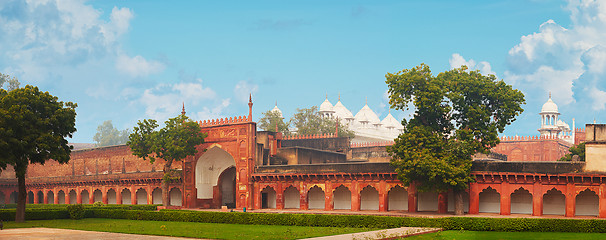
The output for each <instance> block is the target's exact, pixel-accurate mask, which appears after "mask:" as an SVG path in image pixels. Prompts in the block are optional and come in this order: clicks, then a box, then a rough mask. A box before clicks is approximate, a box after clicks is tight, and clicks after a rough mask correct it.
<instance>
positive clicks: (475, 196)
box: [469, 182, 480, 214]
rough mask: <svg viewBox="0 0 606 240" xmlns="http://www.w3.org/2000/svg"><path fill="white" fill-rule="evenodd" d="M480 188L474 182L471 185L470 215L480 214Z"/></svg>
mask: <svg viewBox="0 0 606 240" xmlns="http://www.w3.org/2000/svg"><path fill="white" fill-rule="evenodd" d="M479 188H480V186H479V185H478V184H477V183H475V182H472V183H470V184H469V214H478V213H480V190H479Z"/></svg>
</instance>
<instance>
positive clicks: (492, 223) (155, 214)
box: [90, 209, 606, 233]
mask: <svg viewBox="0 0 606 240" xmlns="http://www.w3.org/2000/svg"><path fill="white" fill-rule="evenodd" d="M90 211H91V214H90V216H92V217H97V218H119V219H133V220H154V221H179V222H207V223H235V224H260V225H297V226H321V227H368V228H396V227H404V226H408V227H439V228H443V229H445V230H471V231H503V232H525V231H526V232H602V233H606V220H599V219H550V218H544V219H543V218H478V217H445V218H423V217H419V218H414V217H387V216H368V215H324V214H267V213H241V212H232V213H226V212H206V211H182V210H162V211H136V210H109V209H90Z"/></svg>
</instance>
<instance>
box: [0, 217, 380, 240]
mask: <svg viewBox="0 0 606 240" xmlns="http://www.w3.org/2000/svg"><path fill="white" fill-rule="evenodd" d="M4 226H5V228H30V227H46V228H62V229H75V230H85V231H100V232H115V233H131V234H144V235H158V236H173V237H191V238H211V239H301V238H310V237H321V236H329V235H338V234H346V233H356V232H365V231H372V230H376V229H368V228H336V227H303V226H279V225H243V224H223V223H198V222H169V221H144V220H127V219H100V218H85V219H81V220H71V219H57V220H33V221H26V222H24V223H15V222H5V223H4Z"/></svg>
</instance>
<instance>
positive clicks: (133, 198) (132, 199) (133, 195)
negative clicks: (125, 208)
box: [130, 187, 137, 205]
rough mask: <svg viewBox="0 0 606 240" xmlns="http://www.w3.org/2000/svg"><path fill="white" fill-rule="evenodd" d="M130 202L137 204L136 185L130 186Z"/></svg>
mask: <svg viewBox="0 0 606 240" xmlns="http://www.w3.org/2000/svg"><path fill="white" fill-rule="evenodd" d="M130 204H132V205H136V204H137V190H136V189H135V187H130Z"/></svg>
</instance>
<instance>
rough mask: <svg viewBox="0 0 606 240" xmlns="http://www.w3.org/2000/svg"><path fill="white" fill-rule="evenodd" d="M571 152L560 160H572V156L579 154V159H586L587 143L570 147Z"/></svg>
mask: <svg viewBox="0 0 606 240" xmlns="http://www.w3.org/2000/svg"><path fill="white" fill-rule="evenodd" d="M568 151H569V152H570V153H568V154H566V155H564V156H562V157H561V158H560V159H558V161H572V156H574V155H578V156H579V161H583V162H584V161H585V143H579V144H577V145H574V146H572V147H570V148H569V149H568Z"/></svg>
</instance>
